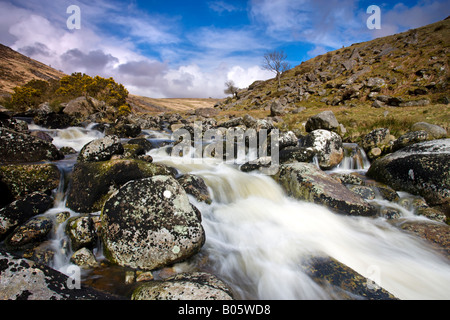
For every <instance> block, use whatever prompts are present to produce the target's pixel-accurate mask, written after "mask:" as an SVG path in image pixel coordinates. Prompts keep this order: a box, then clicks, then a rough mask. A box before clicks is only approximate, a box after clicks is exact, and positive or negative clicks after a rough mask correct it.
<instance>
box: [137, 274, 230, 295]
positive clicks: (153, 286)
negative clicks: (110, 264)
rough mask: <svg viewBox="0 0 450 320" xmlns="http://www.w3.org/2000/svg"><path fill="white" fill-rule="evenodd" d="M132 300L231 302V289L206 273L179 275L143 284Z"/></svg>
mask: <svg viewBox="0 0 450 320" xmlns="http://www.w3.org/2000/svg"><path fill="white" fill-rule="evenodd" d="M131 299H132V300H203V301H204V300H233V295H232V292H231V289H230V288H229V287H228V286H227V285H226V284H225V283H224V282H223V281H221V280H220V279H218V278H217V277H215V276H214V275H212V274H209V273H206V272H193V273H180V274H178V275H176V276H174V277H170V278H167V279H165V280H164V281H150V282H145V283H144V284H142V285H141V286H139V287H138V288H137V289H135V290H134V292H133V294H132V297H131Z"/></svg>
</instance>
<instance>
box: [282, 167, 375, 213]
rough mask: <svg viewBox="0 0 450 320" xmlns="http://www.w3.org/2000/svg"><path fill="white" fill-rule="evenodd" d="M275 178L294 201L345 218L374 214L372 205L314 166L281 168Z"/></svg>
mask: <svg viewBox="0 0 450 320" xmlns="http://www.w3.org/2000/svg"><path fill="white" fill-rule="evenodd" d="M275 179H276V180H277V181H278V183H279V184H280V185H281V186H282V187H283V188H284V189H285V190H286V192H287V194H288V195H290V196H293V197H294V198H297V199H301V200H306V201H310V202H314V203H317V204H320V205H324V206H326V207H328V208H330V209H332V210H334V211H337V212H339V213H342V214H346V215H356V216H373V215H375V214H376V210H375V208H374V207H373V206H372V205H370V204H369V203H367V202H366V201H364V199H363V198H362V197H360V196H359V195H357V194H355V193H354V192H352V191H350V190H349V189H347V188H346V187H345V185H343V184H342V183H340V182H339V181H337V180H336V179H334V178H333V177H331V176H329V175H327V174H326V173H325V172H323V171H321V170H320V169H318V168H317V167H316V166H315V165H314V164H310V163H301V162H299V163H292V164H284V165H281V166H280V170H279V172H278V174H277V176H276V177H275Z"/></svg>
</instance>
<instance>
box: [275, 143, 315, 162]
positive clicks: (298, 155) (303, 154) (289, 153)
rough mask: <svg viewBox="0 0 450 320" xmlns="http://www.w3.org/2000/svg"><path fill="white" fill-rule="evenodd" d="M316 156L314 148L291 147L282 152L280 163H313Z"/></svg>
mask: <svg viewBox="0 0 450 320" xmlns="http://www.w3.org/2000/svg"><path fill="white" fill-rule="evenodd" d="M314 155H315V151H314V150H313V149H312V148H306V147H296V146H295V147H294V146H290V147H286V148H284V149H281V150H280V152H279V160H280V163H291V162H311V161H312V159H313V158H314Z"/></svg>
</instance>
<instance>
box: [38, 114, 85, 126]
mask: <svg viewBox="0 0 450 320" xmlns="http://www.w3.org/2000/svg"><path fill="white" fill-rule="evenodd" d="M33 121H34V123H35V124H37V125H38V126H41V127H45V128H49V129H65V128H68V127H70V126H73V125H76V120H75V119H74V118H73V117H72V116H70V115H68V114H65V113H55V112H49V113H48V112H40V113H38V114H37V115H36V116H35V117H34V118H33Z"/></svg>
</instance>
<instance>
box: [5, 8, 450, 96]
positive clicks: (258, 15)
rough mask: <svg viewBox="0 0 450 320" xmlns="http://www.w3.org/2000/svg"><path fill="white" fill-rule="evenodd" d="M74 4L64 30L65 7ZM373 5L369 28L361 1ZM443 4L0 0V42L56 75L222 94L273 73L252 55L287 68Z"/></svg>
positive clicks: (427, 19)
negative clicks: (281, 59)
mask: <svg viewBox="0 0 450 320" xmlns="http://www.w3.org/2000/svg"><path fill="white" fill-rule="evenodd" d="M70 5H77V6H79V8H80V17H81V28H80V29H79V30H77V29H75V30H69V29H68V28H67V25H66V21H67V19H68V18H69V16H70V14H67V12H66V10H67V7H69V6H70ZM370 5H377V6H379V7H380V8H381V29H380V30H369V29H368V28H367V26H366V21H367V19H368V17H369V16H370V14H367V12H366V10H367V7H368V6H370ZM449 9H450V2H449V1H448V0H415V1H387V0H385V1H376V0H370V1H368V0H367V1H366V0H364V1H357V0H315V1H311V0H206V1H186V0H185V1H180V0H165V1H162V0H150V1H142V0H139V1H138V0H135V1H119V0H113V1H106V0H100V1H95V0H90V1H88V0H77V1H76V0H59V1H55V0H52V1H51V0H39V1H38V0H14V1H5V0H0V43H2V44H4V45H7V46H10V47H11V48H13V49H15V50H18V51H19V52H21V53H23V54H26V55H28V56H30V57H32V58H34V59H36V60H39V61H42V62H44V63H46V64H49V65H51V66H52V67H54V68H57V69H60V70H63V71H64V72H66V73H69V74H70V73H72V72H85V73H87V74H90V75H97V74H98V75H101V76H105V77H110V76H111V77H114V78H115V79H116V80H117V81H119V82H121V83H123V84H124V85H125V86H126V87H127V88H128V89H129V91H130V92H131V93H133V94H139V95H145V96H150V97H155V98H161V97H197V98H203V97H215V98H222V97H224V96H225V95H224V93H223V90H224V83H225V81H227V80H233V81H234V82H235V83H236V84H237V85H238V86H239V87H246V86H248V85H249V84H251V83H252V82H253V81H255V80H265V79H268V78H272V77H273V76H274V74H272V73H270V72H268V71H266V70H263V69H262V68H261V62H262V56H263V54H264V53H265V52H267V51H270V50H284V51H285V52H286V53H287V55H288V60H289V62H290V64H291V65H292V66H295V65H298V64H300V63H301V62H302V61H305V60H308V59H310V58H312V57H314V56H316V55H318V54H323V53H326V52H327V51H331V50H335V49H337V48H341V47H342V46H348V45H351V44H352V43H356V42H362V41H367V40H371V39H374V38H377V37H381V36H386V35H390V34H394V33H398V32H402V31H406V30H408V29H411V28H417V27H420V26H423V25H426V24H429V23H433V22H436V21H439V20H442V19H444V18H446V17H447V16H448V15H449V14H450V10H449Z"/></svg>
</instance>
